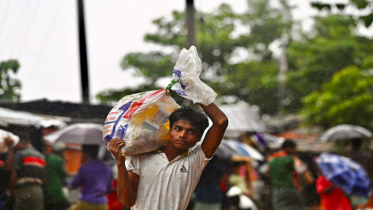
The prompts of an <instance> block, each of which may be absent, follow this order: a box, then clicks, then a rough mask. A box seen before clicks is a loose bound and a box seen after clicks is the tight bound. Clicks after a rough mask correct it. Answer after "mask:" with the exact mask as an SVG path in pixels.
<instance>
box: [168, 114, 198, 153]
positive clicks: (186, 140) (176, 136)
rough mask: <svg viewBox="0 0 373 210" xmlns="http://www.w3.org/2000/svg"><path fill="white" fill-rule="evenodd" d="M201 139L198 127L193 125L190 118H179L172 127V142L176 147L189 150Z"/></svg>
mask: <svg viewBox="0 0 373 210" xmlns="http://www.w3.org/2000/svg"><path fill="white" fill-rule="evenodd" d="M200 139H201V136H200V135H199V133H198V130H197V128H196V127H194V126H192V125H191V124H190V122H189V121H188V120H178V121H176V122H174V124H173V126H172V128H171V129H170V143H171V144H172V145H173V146H174V147H175V149H179V150H187V149H189V148H190V147H193V146H194V145H195V144H196V143H197V142H198V141H199V140H200Z"/></svg>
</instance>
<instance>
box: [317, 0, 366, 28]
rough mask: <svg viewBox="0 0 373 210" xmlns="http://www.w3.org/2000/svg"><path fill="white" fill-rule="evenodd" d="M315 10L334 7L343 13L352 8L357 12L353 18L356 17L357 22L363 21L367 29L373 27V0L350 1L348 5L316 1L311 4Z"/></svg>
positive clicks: (343, 2)
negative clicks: (349, 7)
mask: <svg viewBox="0 0 373 210" xmlns="http://www.w3.org/2000/svg"><path fill="white" fill-rule="evenodd" d="M311 5H312V6H313V7H314V8H317V9H318V10H329V11H330V10H331V9H332V8H333V7H336V8H338V9H339V10H340V11H341V12H343V11H344V10H345V8H346V7H348V6H351V7H352V8H354V9H355V10H356V11H360V12H357V13H356V12H355V13H354V14H353V15H351V17H354V18H355V19H356V20H357V22H359V21H362V22H363V23H364V25H365V26H366V27H369V26H370V25H372V22H373V1H371V0H350V1H348V2H347V3H346V2H345V1H341V2H337V3H332V4H330V3H328V2H320V1H314V2H312V3H311Z"/></svg>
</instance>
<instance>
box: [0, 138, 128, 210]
mask: <svg viewBox="0 0 373 210" xmlns="http://www.w3.org/2000/svg"><path fill="white" fill-rule="evenodd" d="M18 135H19V137H20V140H19V142H18V143H17V144H16V145H15V146H13V139H12V138H11V137H6V138H5V145H6V147H7V152H6V153H5V154H3V155H2V157H1V160H0V182H1V184H0V186H1V187H0V190H1V191H0V195H1V197H0V198H1V200H0V209H1V210H11V209H12V210H20V209H22V210H24V209H33V210H43V209H45V210H67V209H70V210H86V209H98V210H100V209H109V210H122V209H124V208H123V206H122V205H121V203H120V201H119V200H118V198H117V196H116V191H115V189H116V185H115V184H116V180H115V174H114V176H113V170H112V168H111V166H110V165H106V164H104V163H103V162H102V161H101V160H99V159H98V158H97V157H98V152H99V146H98V145H82V152H83V157H82V165H81V167H80V169H79V171H78V173H77V175H76V176H74V178H73V180H72V181H71V182H70V183H69V182H68V181H67V178H68V173H67V171H66V167H65V158H64V155H63V153H64V151H65V150H66V148H67V147H66V144H64V143H63V142H56V143H54V144H53V145H51V150H52V152H51V153H48V154H43V153H41V152H40V151H38V150H37V149H35V148H34V147H33V145H32V144H31V143H30V139H29V138H28V137H27V135H26V134H25V135H23V134H22V133H20V134H18ZM77 161H79V160H77ZM73 189H80V194H81V196H80V201H79V202H77V203H72V202H70V200H69V198H68V192H69V190H73Z"/></svg>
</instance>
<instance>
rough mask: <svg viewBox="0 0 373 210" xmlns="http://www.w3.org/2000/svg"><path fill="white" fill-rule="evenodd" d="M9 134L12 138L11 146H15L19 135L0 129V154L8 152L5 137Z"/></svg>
mask: <svg viewBox="0 0 373 210" xmlns="http://www.w3.org/2000/svg"><path fill="white" fill-rule="evenodd" d="M7 136H9V137H10V138H12V139H13V147H15V146H16V145H17V144H18V142H19V137H18V136H16V135H14V134H13V133H11V132H9V131H5V130H1V129H0V154H1V153H5V152H8V147H7V146H6V145H5V138H6V137H7Z"/></svg>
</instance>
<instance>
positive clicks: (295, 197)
mask: <svg viewBox="0 0 373 210" xmlns="http://www.w3.org/2000/svg"><path fill="white" fill-rule="evenodd" d="M295 148H296V144H295V142H294V141H292V140H285V141H284V143H283V144H282V150H281V151H279V152H277V153H274V154H273V155H272V156H270V157H268V161H269V172H270V177H271V181H272V208H273V209H274V210H302V209H304V207H303V203H302V199H301V196H300V194H299V192H298V190H297V183H296V181H294V177H297V176H298V175H297V173H296V171H295V166H294V161H293V157H292V154H293V153H294V151H295ZM295 180H297V179H296V178H295Z"/></svg>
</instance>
